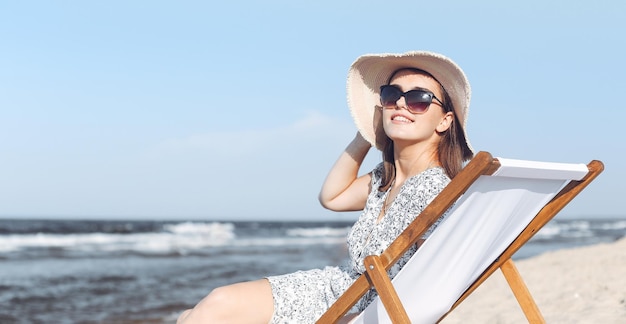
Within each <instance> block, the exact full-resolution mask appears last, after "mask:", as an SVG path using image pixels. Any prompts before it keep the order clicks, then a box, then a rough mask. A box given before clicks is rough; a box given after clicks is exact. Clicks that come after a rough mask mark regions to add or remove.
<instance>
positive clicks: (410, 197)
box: [267, 163, 450, 324]
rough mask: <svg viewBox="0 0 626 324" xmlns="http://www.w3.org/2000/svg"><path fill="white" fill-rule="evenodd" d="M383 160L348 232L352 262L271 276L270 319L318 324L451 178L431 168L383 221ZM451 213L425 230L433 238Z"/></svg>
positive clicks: (411, 182)
mask: <svg viewBox="0 0 626 324" xmlns="http://www.w3.org/2000/svg"><path fill="white" fill-rule="evenodd" d="M382 170H383V169H382V163H381V164H379V165H378V166H377V167H376V168H375V169H374V170H373V171H372V173H371V174H372V191H371V192H370V194H369V196H368V198H367V203H366V206H365V209H364V210H363V212H362V214H361V216H360V217H359V219H358V220H357V221H356V223H355V224H354V225H353V227H352V229H351V231H350V233H349V234H348V239H347V241H348V242H347V243H348V253H349V257H350V260H349V263H348V264H346V265H344V266H340V267H326V268H324V269H313V270H307V271H298V272H294V273H290V274H285V275H280V276H272V277H268V278H267V279H268V280H269V282H270V285H271V287H272V294H273V297H274V315H273V317H272V320H271V321H270V323H274V324H278V323H315V321H316V320H317V319H318V318H319V317H320V316H321V315H322V314H323V313H324V312H325V311H326V310H327V309H328V308H329V307H330V306H331V305H332V304H333V303H334V302H335V300H337V298H339V296H341V294H342V293H343V292H344V291H345V290H346V289H348V287H350V285H351V284H352V283H353V282H354V281H355V280H356V279H357V278H358V277H359V276H360V275H361V274H362V273H363V272H365V268H364V266H363V259H365V257H366V256H368V255H373V254H375V255H380V254H381V253H382V252H383V251H384V250H385V248H387V247H388V246H389V244H391V242H393V240H394V239H395V238H396V237H397V236H398V235H399V234H400V233H402V231H403V230H404V229H405V228H406V227H407V226H408V225H409V223H411V221H413V219H414V218H415V217H416V216H417V215H419V214H420V213H421V211H422V210H423V209H424V208H425V207H426V206H427V205H428V204H429V203H430V202H431V201H432V200H433V199H434V198H435V196H437V195H438V194H439V192H441V190H443V188H444V187H445V186H446V185H447V184H448V183H449V182H450V178H448V176H447V175H446V173H445V171H444V170H443V169H442V168H439V167H436V168H430V169H428V170H425V171H424V172H422V173H420V174H418V175H415V176H413V177H411V178H409V179H407V180H406V181H405V183H404V184H403V185H402V188H401V189H400V192H399V193H398V195H397V196H396V198H395V199H394V201H393V203H392V204H391V205H390V206H389V207H388V208H387V212H386V214H385V215H384V216H383V218H382V219H381V220H380V221H379V222H378V223H377V219H378V216H379V215H380V213H381V209H382V206H383V202H384V201H385V198H386V197H387V194H388V192H380V191H379V190H378V188H379V187H380V183H381V174H382ZM443 218H445V215H444V216H442V217H441V218H439V219H438V220H437V222H436V223H435V224H434V225H433V226H432V227H431V228H430V229H429V230H428V231H427V232H426V233H425V234H424V238H426V237H428V236H429V235H430V233H431V232H432V231H433V229H434V228H435V227H436V226H437V225H438V224H439V222H441V220H442V219H443ZM416 250H417V247H413V248H411V249H409V251H407V252H406V254H405V255H404V256H403V257H402V258H401V259H400V260H399V261H398V262H397V263H396V264H395V265H394V266H393V267H392V268H391V269H389V274H390V276H391V277H394V276H395V275H396V274H397V273H398V271H400V269H401V268H402V266H404V264H405V263H406V262H407V261H408V260H409V258H410V256H411V255H413V253H415V251H416ZM375 296H376V292H375V291H374V290H373V289H372V290H370V291H369V292H368V293H366V294H365V296H363V298H361V300H360V301H359V302H358V303H357V305H355V310H358V311H361V310H363V309H365V307H366V306H367V305H368V304H369V303H370V302H371V301H372V300H373V298H374V297H375Z"/></svg>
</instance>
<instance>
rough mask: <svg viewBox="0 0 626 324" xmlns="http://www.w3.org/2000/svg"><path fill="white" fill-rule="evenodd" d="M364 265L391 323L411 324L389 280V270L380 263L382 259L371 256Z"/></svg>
mask: <svg viewBox="0 0 626 324" xmlns="http://www.w3.org/2000/svg"><path fill="white" fill-rule="evenodd" d="M363 263H364V265H365V271H366V272H365V274H366V275H367V278H368V279H369V282H370V284H371V285H372V286H374V288H376V292H378V296H379V297H380V300H381V301H382V303H383V305H384V306H385V310H387V314H388V315H389V318H390V319H391V322H392V323H398V324H411V320H409V315H407V313H406V310H404V307H403V306H402V302H401V301H400V297H398V294H397V293H396V289H395V288H393V285H392V284H391V279H389V275H388V274H387V270H385V267H384V266H383V264H382V262H381V261H380V257H379V256H377V255H370V256H368V257H366V258H365V260H364V261H363Z"/></svg>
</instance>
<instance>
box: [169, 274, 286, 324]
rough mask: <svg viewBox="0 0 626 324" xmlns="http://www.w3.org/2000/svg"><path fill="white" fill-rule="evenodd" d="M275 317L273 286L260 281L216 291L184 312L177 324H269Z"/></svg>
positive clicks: (234, 285)
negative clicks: (273, 316)
mask: <svg viewBox="0 0 626 324" xmlns="http://www.w3.org/2000/svg"><path fill="white" fill-rule="evenodd" d="M273 314H274V299H273V297H272V289H271V287H270V283H269V281H267V279H261V280H256V281H248V282H242V283H236V284H233V285H229V286H224V287H220V288H216V289H214V290H213V291H212V292H211V293H210V294H209V295H208V296H206V297H204V298H203V299H202V300H201V301H200V302H199V303H198V304H197V305H196V306H195V307H194V308H193V309H190V310H186V311H185V312H183V313H182V314H181V315H180V317H179V318H178V321H177V323H178V324H183V323H184V324H193V323H242V324H244V323H250V324H267V323H269V321H270V320H271V318H272V315H273Z"/></svg>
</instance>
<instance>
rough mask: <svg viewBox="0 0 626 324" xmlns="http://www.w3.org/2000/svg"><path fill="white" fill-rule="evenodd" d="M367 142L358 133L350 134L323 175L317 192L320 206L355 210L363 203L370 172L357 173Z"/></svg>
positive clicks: (331, 208)
mask: <svg viewBox="0 0 626 324" xmlns="http://www.w3.org/2000/svg"><path fill="white" fill-rule="evenodd" d="M370 148H371V144H370V143H369V142H368V141H366V140H365V139H364V138H363V136H361V134H360V133H357V135H356V136H355V137H354V139H353V140H352V142H350V144H348V146H347V147H346V149H345V150H344V151H343V153H342V154H341V155H340V156H339V159H337V162H335V164H334V165H333V167H332V168H331V169H330V172H328V176H326V180H325V181H324V184H323V185H322V190H321V191H320V194H319V201H320V203H321V204H322V206H324V208H327V209H330V210H334V211H357V210H362V209H363V208H364V207H365V202H366V201H367V195H368V194H369V190H370V182H371V175H370V174H369V173H368V174H365V175H363V176H360V177H359V176H358V172H359V168H360V167H361V164H362V163H363V160H364V159H365V156H366V155H367V152H368V151H369V150H370Z"/></svg>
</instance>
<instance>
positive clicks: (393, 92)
mask: <svg viewBox="0 0 626 324" xmlns="http://www.w3.org/2000/svg"><path fill="white" fill-rule="evenodd" d="M401 96H402V91H400V89H398V88H396V87H394V86H382V87H381V88H380V104H381V105H383V107H393V106H395V105H396V101H398V99H400V97H401Z"/></svg>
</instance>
